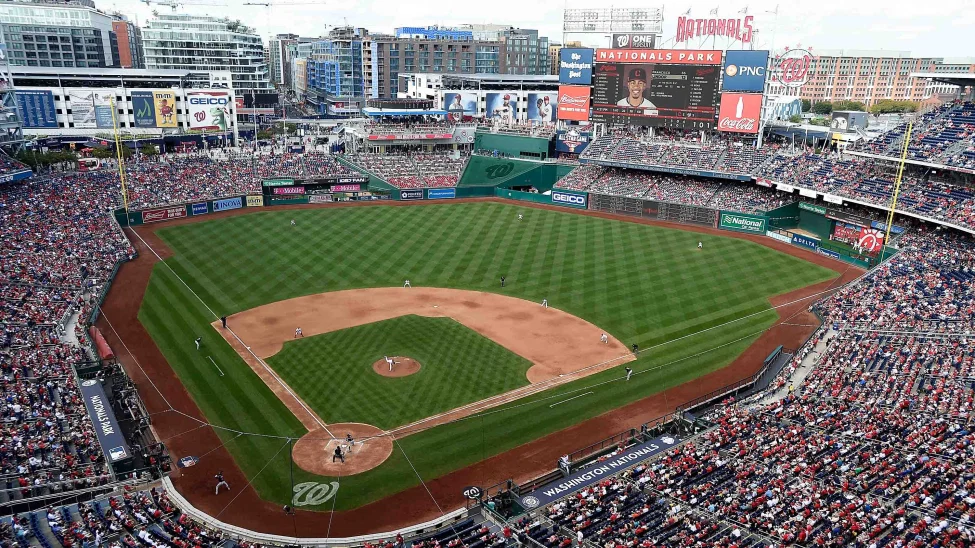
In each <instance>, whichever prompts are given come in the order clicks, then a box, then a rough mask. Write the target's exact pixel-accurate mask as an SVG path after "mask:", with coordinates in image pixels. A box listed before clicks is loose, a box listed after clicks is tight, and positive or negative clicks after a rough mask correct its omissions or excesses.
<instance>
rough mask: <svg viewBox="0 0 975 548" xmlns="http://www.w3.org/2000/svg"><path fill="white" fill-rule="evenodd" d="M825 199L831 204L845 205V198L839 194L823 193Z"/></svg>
mask: <svg viewBox="0 0 975 548" xmlns="http://www.w3.org/2000/svg"><path fill="white" fill-rule="evenodd" d="M823 201H825V202H829V203H831V204H839V205H843V198H840V197H839V196H833V195H832V194H825V195H823Z"/></svg>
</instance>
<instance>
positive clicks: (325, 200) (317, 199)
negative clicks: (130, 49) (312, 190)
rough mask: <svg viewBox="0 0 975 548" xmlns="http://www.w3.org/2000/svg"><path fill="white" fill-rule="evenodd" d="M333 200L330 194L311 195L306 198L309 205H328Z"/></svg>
mask: <svg viewBox="0 0 975 548" xmlns="http://www.w3.org/2000/svg"><path fill="white" fill-rule="evenodd" d="M334 201H335V199H334V197H333V196H332V195H331V194H312V195H311V196H309V197H308V203H309V204H330V203H332V202H334Z"/></svg>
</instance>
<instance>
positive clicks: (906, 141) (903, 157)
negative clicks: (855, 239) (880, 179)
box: [880, 122, 914, 256]
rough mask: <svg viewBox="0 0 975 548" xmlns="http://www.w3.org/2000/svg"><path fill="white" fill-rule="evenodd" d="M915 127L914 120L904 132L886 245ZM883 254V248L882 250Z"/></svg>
mask: <svg viewBox="0 0 975 548" xmlns="http://www.w3.org/2000/svg"><path fill="white" fill-rule="evenodd" d="M912 129H914V122H910V123H908V124H907V133H905V134H904V147H903V148H902V149H901V161H900V164H899V165H898V166H897V179H896V180H895V181H894V192H893V194H891V196H890V211H888V212H887V233H886V234H884V245H887V242H889V241H890V227H892V226H894V210H895V209H897V195H898V194H900V191H901V178H902V177H903V176H904V164H905V163H907V146H908V145H909V144H910V143H911V130H912ZM880 254H881V256H883V249H881V251H880Z"/></svg>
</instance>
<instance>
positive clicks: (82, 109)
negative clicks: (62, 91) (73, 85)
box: [68, 89, 115, 129]
mask: <svg viewBox="0 0 975 548" xmlns="http://www.w3.org/2000/svg"><path fill="white" fill-rule="evenodd" d="M114 96H115V91H113V90H110V89H72V90H69V91H68V99H69V101H70V102H71V118H72V120H73V121H74V127H76V128H81V129H94V128H99V129H102V128H111V127H113V126H114V125H115V124H113V123H112V98H113V97H114Z"/></svg>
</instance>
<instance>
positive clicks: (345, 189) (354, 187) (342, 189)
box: [332, 185, 361, 192]
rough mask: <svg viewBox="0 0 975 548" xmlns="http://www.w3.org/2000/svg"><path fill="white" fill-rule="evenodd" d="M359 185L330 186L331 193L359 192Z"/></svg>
mask: <svg viewBox="0 0 975 548" xmlns="http://www.w3.org/2000/svg"><path fill="white" fill-rule="evenodd" d="M360 188H361V187H360V186H359V185H332V192H359V189H360Z"/></svg>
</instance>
